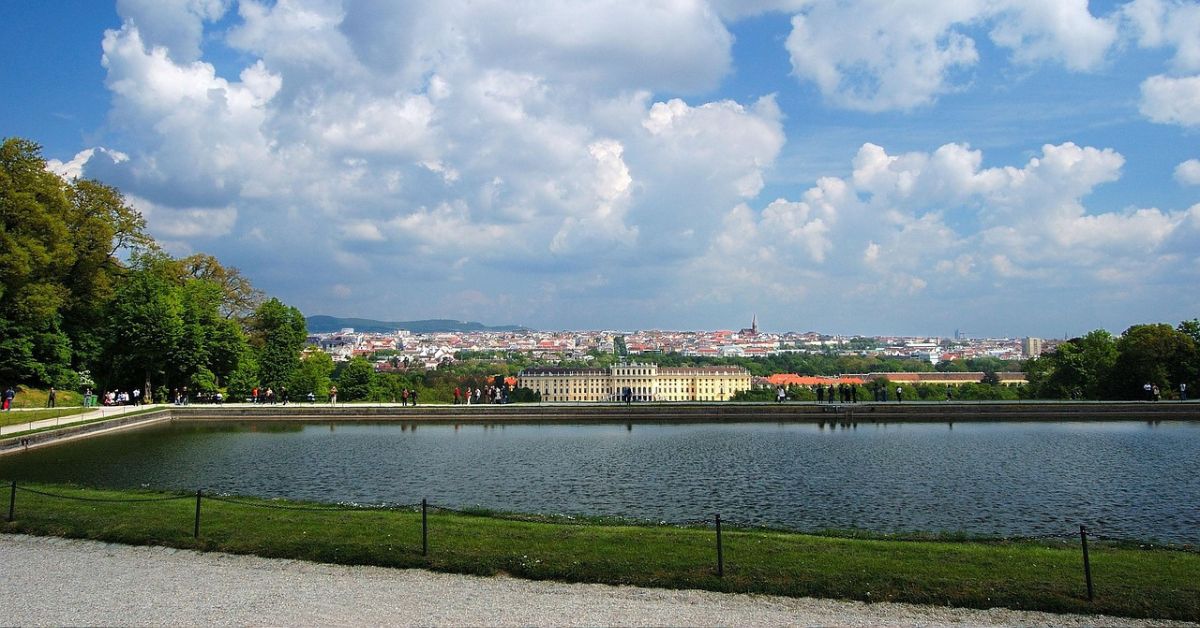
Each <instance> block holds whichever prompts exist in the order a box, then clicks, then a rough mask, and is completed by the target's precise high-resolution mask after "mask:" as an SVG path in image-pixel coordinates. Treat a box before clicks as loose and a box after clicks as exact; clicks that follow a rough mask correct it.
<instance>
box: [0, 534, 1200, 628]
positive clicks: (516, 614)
mask: <svg viewBox="0 0 1200 628" xmlns="http://www.w3.org/2000/svg"><path fill="white" fill-rule="evenodd" d="M0 624H3V625H41V626H46V625H55V626H60V625H122V626H146V625H184V626H195V625H215V626H227V625H272V626H277V625H284V626H313V625H354V626H361V625H421V626H461V625H472V626H483V625H487V626H542V625H546V626H600V625H603V626H662V625H679V626H685V625H686V626H816V625H819V626H832V625H836V626H950V625H956V626H961V625H969V626H1096V625H1104V626H1150V625H1154V626H1166V625H1172V624H1170V623H1169V622H1162V621H1152V622H1147V621H1138V620H1129V619H1122V618H1115V617H1106V616H1078V615H1053V614H1048V613H1031V612H1021V611H1010V610H1001V609H992V610H986V611H981V610H967V609H956V608H942V607H933V606H915V605H910V604H884V603H878V604H863V603H858V602H841V601H834V600H816V599H807V598H801V599H795V598H783V597H772V596H759V595H730V594H720V593H710V592H704V591H671V590H661V589H645V588H639V587H613V586H605V585H586V584H582V585H581V584H562V583H555V582H531V581H526V580H517V579H514V578H479V577H472V576H459V575H449V574H439V573H431V572H426V571H420V570H412V569H409V570H397V569H383V568H377V567H343V566H336V565H324V564H317V563H307V562H301V561H295V560H278V559H266V558H258V557H254V556H235V555H230V554H219V553H200V552H193V551H187V550H175V549H170V548H161V547H133V546H126V545H113V544H108V543H100V542H95V541H80V540H71V539H60V538H53V537H33V536H23V535H12V534H0ZM1174 625H1179V626H1185V625H1193V626H1194V625H1196V624H1183V623H1177V624H1174Z"/></svg>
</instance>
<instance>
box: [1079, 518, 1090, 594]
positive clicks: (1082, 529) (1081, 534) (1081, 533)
mask: <svg viewBox="0 0 1200 628" xmlns="http://www.w3.org/2000/svg"><path fill="white" fill-rule="evenodd" d="M1079 538H1080V540H1082V542H1084V578H1085V579H1086V580H1087V602H1092V597H1093V596H1092V563H1091V561H1090V560H1088V557H1087V526H1079Z"/></svg>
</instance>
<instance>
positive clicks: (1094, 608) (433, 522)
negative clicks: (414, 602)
mask: <svg viewBox="0 0 1200 628" xmlns="http://www.w3.org/2000/svg"><path fill="white" fill-rule="evenodd" d="M19 486H21V487H22V488H29V489H34V490H38V491H44V492H49V493H54V494H56V495H60V496H70V497H75V498H86V499H93V500H97V499H98V500H130V499H135V500H139V499H148V500H158V498H165V497H177V498H178V499H174V500H167V501H162V500H158V501H138V502H100V501H78V500H68V499H62V498H61V497H48V496H44V495H39V494H37V493H33V492H29V491H27V490H18V491H17V493H16V508H15V520H14V521H13V522H11V523H4V524H3V528H2V529H3V530H5V531H8V532H21V533H30V534H49V535H60V536H69V537H78V538H91V539H99V540H104V541H111V542H120V543H129V544H154V545H167V546H172V547H181V548H195V549H201V550H214V551H224V552H233V553H246V554H257V555H259V556H268V557H287V558H298V559H304V560H313V561H320V562H331V563H342V564H368V565H380V566H385V567H419V568H426V569H432V570H437V571H447V572H456V573H470V574H480V575H491V574H499V573H504V574H510V575H513V576H519V577H523V578H531V579H553V580H562V581H570V582H600V583H610V584H633V585H641V586H654V587H667V588H698V589H709V590H713V591H737V592H752V593H769V594H778V595H787V596H816V597H832V598H845V599H856V600H864V601H903V602H915V603H926V604H944V605H952V606H966V607H976V608H990V607H996V606H1003V607H1008V608H1016V609H1030V610H1044V611H1053V612H1078V613H1107V614H1113V615H1125V616H1133V617H1155V618H1164V619H1168V618H1169V619H1186V620H1191V621H1198V620H1200V554H1198V553H1194V552H1190V551H1181V550H1171V549H1161V548H1142V547H1136V546H1127V545H1124V546H1122V545H1114V544H1106V543H1103V542H1094V541H1093V542H1091V543H1089V545H1090V549H1091V566H1092V575H1093V579H1094V582H1095V592H1096V597H1095V601H1094V602H1090V603H1089V602H1088V601H1087V590H1086V586H1085V582H1084V577H1083V560H1082V554H1081V552H1080V548H1079V543H1078V539H1076V540H1074V541H1070V540H1068V539H1063V540H1062V541H1044V542H1043V541H949V540H891V539H878V538H876V539H871V538H866V539H864V538H845V537H836V536H815V535H806V534H794V533H783V532H772V531H760V530H729V529H726V530H724V531H723V545H724V560H725V562H724V572H725V575H724V577H723V578H722V577H718V576H717V570H716V567H717V565H716V562H717V557H716V542H715V541H716V538H715V533H714V531H713V530H711V529H704V528H679V527H671V526H641V525H613V524H601V523H585V524H565V523H556V522H546V521H521V520H513V519H512V518H501V517H497V516H487V515H472V514H458V513H448V512H440V511H435V510H431V511H430V515H429V519H428V524H429V534H428V540H429V554H428V556H423V555H422V551H421V549H422V545H421V515H420V513H419V512H414V511H411V510H373V509H341V508H337V507H327V506H323V505H319V504H301V503H296V502H282V501H276V500H260V499H248V498H246V499H241V498H239V499H238V500H237V501H238V502H245V503H229V502H225V501H217V500H214V499H209V498H206V499H204V500H203V501H202V504H201V528H200V536H199V538H198V539H195V538H193V536H192V533H193V525H194V516H195V508H196V499H195V495H194V494H193V495H180V494H171V493H161V492H145V491H110V490H98V489H86V488H78V487H66V486H39V485H32V484H30V485H23V484H22V485H19ZM8 496H9V489H8V485H7V484H5V485H3V486H0V497H2V498H3V503H2V505H3V507H4V508H2V509H0V510H2V511H3V512H4V513H5V514H7V505H8V504H7V498H8Z"/></svg>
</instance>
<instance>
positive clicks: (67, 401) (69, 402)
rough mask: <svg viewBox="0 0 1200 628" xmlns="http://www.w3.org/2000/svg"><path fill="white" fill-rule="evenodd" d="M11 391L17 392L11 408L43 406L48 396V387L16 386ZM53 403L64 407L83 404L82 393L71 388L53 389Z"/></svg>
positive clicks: (1, 387)
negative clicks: (43, 388) (44, 388)
mask: <svg viewBox="0 0 1200 628" xmlns="http://www.w3.org/2000/svg"><path fill="white" fill-rule="evenodd" d="M0 390H3V386H0ZM13 392H15V393H17V396H16V397H13V408H45V407H46V400H47V399H48V398H49V397H50V391H49V389H47V390H41V389H38V388H25V387H24V386H17V387H16V388H15V389H14V391H13ZM54 404H55V405H57V406H64V407H65V406H81V405H83V394H82V393H78V392H75V391H72V390H59V391H55V393H54Z"/></svg>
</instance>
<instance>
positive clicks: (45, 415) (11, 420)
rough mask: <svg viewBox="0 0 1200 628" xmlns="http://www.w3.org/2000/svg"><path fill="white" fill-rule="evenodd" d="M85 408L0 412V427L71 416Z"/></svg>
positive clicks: (82, 411) (83, 410)
mask: <svg viewBox="0 0 1200 628" xmlns="http://www.w3.org/2000/svg"><path fill="white" fill-rule="evenodd" d="M86 411H87V410H86V409H85V408H42V409H39V410H23V411H21V412H0V425H20V424H22V423H30V422H32V421H41V420H42V419H53V418H56V417H63V416H73V415H76V414H82V413H84V412H86Z"/></svg>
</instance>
